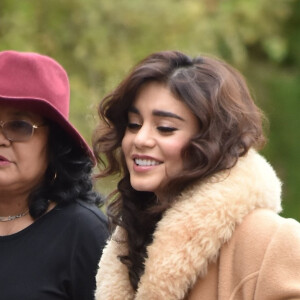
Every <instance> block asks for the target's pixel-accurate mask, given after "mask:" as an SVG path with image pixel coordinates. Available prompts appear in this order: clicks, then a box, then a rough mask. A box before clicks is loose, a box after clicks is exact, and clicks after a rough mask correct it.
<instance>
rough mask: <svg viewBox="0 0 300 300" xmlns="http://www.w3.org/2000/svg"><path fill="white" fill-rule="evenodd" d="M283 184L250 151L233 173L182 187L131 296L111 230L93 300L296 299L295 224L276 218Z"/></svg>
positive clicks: (299, 253) (298, 253)
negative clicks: (137, 285) (110, 237)
mask: <svg viewBox="0 0 300 300" xmlns="http://www.w3.org/2000/svg"><path fill="white" fill-rule="evenodd" d="M280 194H281V183H280V181H279V180H278V178H277V176H276V174H275V172H274V171H273V169H272V167H271V166H270V165H269V164H268V163H267V162H266V161H265V159H264V158H262V157H261V156H260V155H259V154H257V153H256V152H255V151H254V150H250V151H249V153H248V155H247V156H246V157H243V158H240V159H239V161H238V163H237V164H236V166H235V167H233V168H232V169H231V170H229V171H223V172H220V173H218V174H217V175H214V176H213V177H211V178H209V179H208V180H205V181H204V182H200V183H198V184H196V185H193V186H190V187H189V188H187V189H186V190H185V191H184V192H183V193H182V195H181V196H180V197H178V199H176V202H175V203H174V205H173V206H172V207H171V208H170V209H169V210H168V211H166V213H165V214H164V216H163V218H162V220H161V221H160V222H159V223H158V225H157V229H156V230H155V233H154V240H153V243H152V244H151V245H149V246H148V248H147V252H148V258H147V259H146V261H145V272H144V274H143V276H142V277H141V280H140V283H139V287H138V290H137V292H134V291H133V289H132V287H131V285H130V283H129V279H128V271H127V268H126V266H125V265H123V264H122V263H121V262H120V261H119V259H118V256H119V255H123V254H126V253H127V251H128V248H127V243H126V233H125V232H124V230H123V229H122V228H117V230H116V232H115V233H114V235H113V237H112V239H111V240H110V241H109V242H108V244H107V246H106V248H105V250H104V252H103V255H102V258H101V261H100V264H99V271H98V274H97V290H96V300H100V299H105V300H106V299H107V300H119V299H120V300H127V299H136V300H147V299H149V300H151V299H153V300H173V299H174V300H175V299H185V300H186V299H189V300H196V299H197V300H198V299H199V300H217V299H218V300H250V299H251V300H252V299H255V300H276V299H278V300H279V299H300V225H299V223H297V222H296V221H294V220H287V219H284V218H282V217H280V216H278V215H277V213H278V212H280V211H281V204H280Z"/></svg>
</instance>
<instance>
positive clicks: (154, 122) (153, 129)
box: [122, 82, 199, 197]
mask: <svg viewBox="0 0 300 300" xmlns="http://www.w3.org/2000/svg"><path fill="white" fill-rule="evenodd" d="M198 131H199V126H198V122H197V119H196V117H195V115H194V114H193V113H192V112H191V110H190V109H189V108H188V107H187V106H186V105H185V104H184V103H183V102H181V101H179V100H177V99H176V98H174V96H173V95H172V94H171V92H170V90H169V89H168V88H166V87H165V86H164V85H162V84H159V83H156V82H152V83H149V84H147V85H146V86H144V87H143V88H142V89H141V91H140V92H139V93H138V95H137V98H136V99H135V101H134V102H133V106H132V107H131V109H130V111H129V113H128V127H127V129H126V132H125V135H124V138H123V141H122V150H123V153H124V155H125V159H126V164H127V167H128V170H129V173H130V182H131V185H132V187H133V188H134V189H136V190H138V191H148V192H154V193H155V194H156V195H157V196H158V197H159V195H163V194H164V193H165V192H166V191H165V190H164V188H165V186H166V184H167V183H168V182H169V181H170V180H171V179H172V178H174V177H175V176H176V175H178V174H179V173H180V172H181V171H182V169H183V161H182V157H181V153H182V149H183V148H184V147H185V146H186V145H187V143H188V142H189V141H190V139H191V138H192V137H193V136H194V135H195V134H196V133H197V132H198Z"/></svg>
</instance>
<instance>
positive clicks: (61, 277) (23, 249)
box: [0, 51, 108, 300]
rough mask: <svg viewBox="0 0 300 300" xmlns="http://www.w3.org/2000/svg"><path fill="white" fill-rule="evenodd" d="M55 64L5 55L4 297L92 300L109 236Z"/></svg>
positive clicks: (0, 198) (1, 91) (1, 136)
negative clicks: (96, 275)
mask: <svg viewBox="0 0 300 300" xmlns="http://www.w3.org/2000/svg"><path fill="white" fill-rule="evenodd" d="M68 113H69V82H68V77H67V74H66V72H65V70H64V69H63V68H62V67H61V66H60V65H59V64H58V63H57V62H56V61H54V60H53V59H51V58H49V57H47V56H43V55H40V54H36V53H26V52H16V51H3V52H0V266H1V267H0V269H1V272H0V298H1V299H5V300H16V299H23V300H33V299H39V300H52V299H53V300H54V299H55V300H59V299H65V300H66V299H69V300H75V299H78V300H83V299H84V300H92V299H94V290H95V286H96V282H95V274H96V270H97V265H98V261H99V259H100V256H101V253H102V248H103V246H104V244H105V240H106V238H107V236H108V230H107V226H106V218H105V217H104V215H103V214H102V213H101V212H100V210H99V208H98V207H97V205H99V204H101V198H100V196H99V195H98V194H97V193H96V192H95V191H93V186H92V175H91V174H92V167H93V165H94V163H95V159H94V157H93V155H92V152H91V150H90V149H89V147H88V145H87V144H86V142H85V141H84V139H83V138H82V137H81V135H80V134H79V132H78V131H77V130H76V129H75V128H74V127H73V126H72V125H71V123H70V122H69V120H68Z"/></svg>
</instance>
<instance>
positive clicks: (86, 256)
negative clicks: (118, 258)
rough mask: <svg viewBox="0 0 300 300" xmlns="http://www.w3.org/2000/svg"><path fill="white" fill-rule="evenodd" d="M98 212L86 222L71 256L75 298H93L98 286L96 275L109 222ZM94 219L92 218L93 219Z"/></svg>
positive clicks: (84, 299) (72, 288) (89, 299)
mask: <svg viewBox="0 0 300 300" xmlns="http://www.w3.org/2000/svg"><path fill="white" fill-rule="evenodd" d="M101 214H102V213H101V212H100V216H99V212H97V214H96V215H93V216H92V217H91V218H89V220H86V219H87V218H85V219H84V220H82V222H83V221H84V222H83V223H84V224H82V227H81V228H80V230H79V231H80V232H78V235H77V237H76V240H77V241H76V247H75V248H76V249H73V252H72V257H71V269H70V272H71V283H70V284H71V286H70V289H71V291H70V292H71V294H72V299H73V300H93V299H94V292H95V288H96V281H95V276H96V273H97V269H98V263H99V260H100V257H101V255H102V250H103V248H104V246H105V242H106V240H107V238H108V229H107V222H106V219H105V217H104V215H101ZM91 219H92V220H91Z"/></svg>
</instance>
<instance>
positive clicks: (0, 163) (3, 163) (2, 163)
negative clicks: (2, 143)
mask: <svg viewBox="0 0 300 300" xmlns="http://www.w3.org/2000/svg"><path fill="white" fill-rule="evenodd" d="M9 164H10V161H9V160H8V159H7V158H6V157H4V156H1V155H0V167H1V166H7V165H9Z"/></svg>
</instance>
